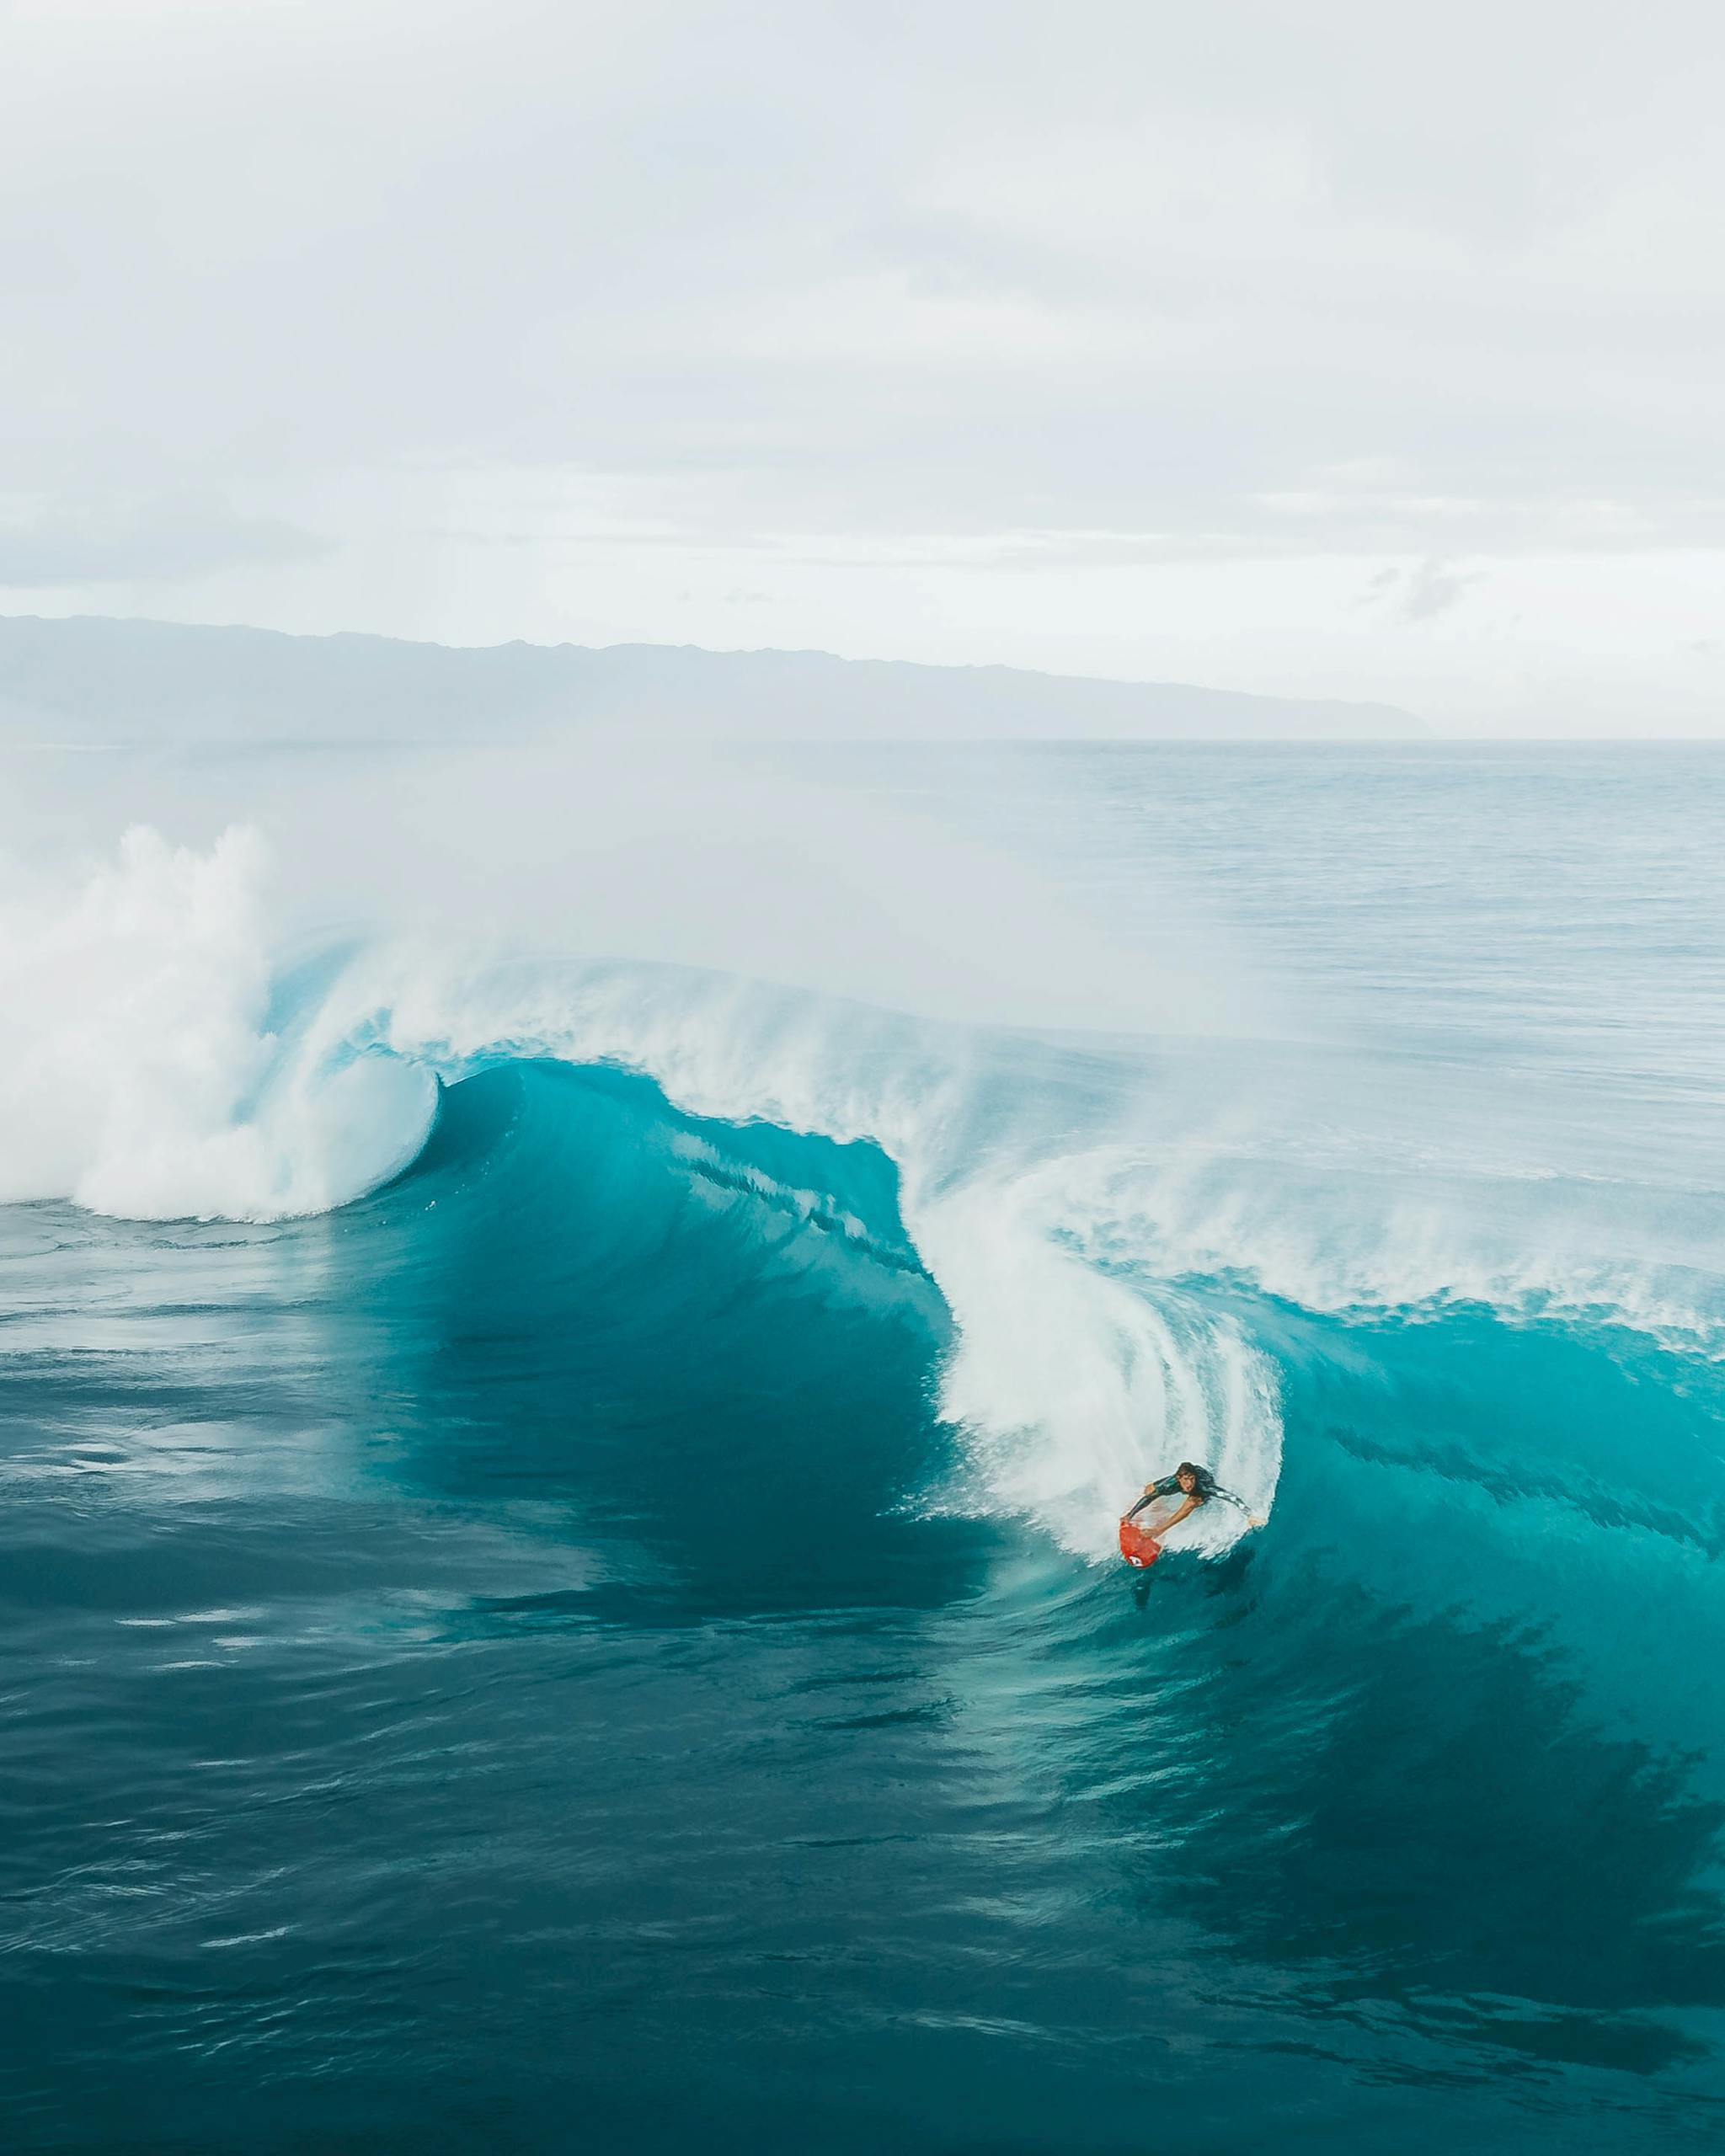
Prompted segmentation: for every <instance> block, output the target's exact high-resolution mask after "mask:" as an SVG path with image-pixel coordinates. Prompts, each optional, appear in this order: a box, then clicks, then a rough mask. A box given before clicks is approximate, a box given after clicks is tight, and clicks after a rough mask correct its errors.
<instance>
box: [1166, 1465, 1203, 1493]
mask: <svg viewBox="0 0 1725 2156" xmlns="http://www.w3.org/2000/svg"><path fill="white" fill-rule="evenodd" d="M1174 1480H1175V1481H1177V1482H1178V1484H1179V1486H1180V1487H1181V1488H1182V1489H1183V1491H1184V1492H1186V1495H1187V1496H1188V1497H1208V1496H1209V1495H1210V1470H1209V1469H1208V1468H1207V1467H1199V1466H1195V1465H1194V1463H1193V1462H1192V1461H1191V1460H1182V1461H1181V1462H1180V1465H1178V1467H1177V1468H1176V1469H1175V1470H1174Z"/></svg>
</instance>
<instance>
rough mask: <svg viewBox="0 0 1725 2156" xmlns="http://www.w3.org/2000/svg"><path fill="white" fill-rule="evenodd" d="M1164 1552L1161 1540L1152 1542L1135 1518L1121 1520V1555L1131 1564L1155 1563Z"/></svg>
mask: <svg viewBox="0 0 1725 2156" xmlns="http://www.w3.org/2000/svg"><path fill="white" fill-rule="evenodd" d="M1120 1555H1121V1556H1123V1557H1124V1559H1125V1560H1126V1562H1127V1563H1128V1564H1129V1565H1138V1566H1145V1565H1153V1564H1154V1563H1155V1562H1156V1559H1157V1558H1158V1557H1160V1556H1161V1555H1162V1545H1161V1543H1160V1542H1152V1541H1151V1539H1150V1537H1149V1536H1148V1535H1147V1534H1146V1533H1145V1531H1144V1529H1142V1528H1141V1527H1140V1525H1139V1524H1138V1523H1137V1521H1136V1520H1135V1519H1123V1520H1122V1521H1121V1522H1120Z"/></svg>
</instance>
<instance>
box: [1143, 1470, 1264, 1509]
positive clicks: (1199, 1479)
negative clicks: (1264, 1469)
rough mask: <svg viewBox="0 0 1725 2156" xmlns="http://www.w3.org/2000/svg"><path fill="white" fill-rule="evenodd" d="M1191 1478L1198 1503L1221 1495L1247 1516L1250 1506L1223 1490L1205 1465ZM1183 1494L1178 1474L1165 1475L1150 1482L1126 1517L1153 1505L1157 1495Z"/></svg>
mask: <svg viewBox="0 0 1725 2156" xmlns="http://www.w3.org/2000/svg"><path fill="white" fill-rule="evenodd" d="M1192 1479H1193V1481H1194V1482H1195V1483H1196V1484H1197V1488H1196V1489H1194V1492H1192V1494H1193V1496H1194V1497H1196V1498H1197V1500H1198V1502H1199V1504H1201V1505H1207V1504H1208V1503H1209V1502H1210V1499H1211V1498H1212V1497H1222V1498H1225V1499H1226V1501H1227V1502H1228V1503H1229V1504H1231V1505H1238V1506H1239V1508H1240V1509H1241V1511H1242V1513H1247V1514H1248V1516H1249V1514H1250V1512H1251V1508H1250V1507H1249V1506H1248V1505H1247V1502H1246V1500H1245V1498H1244V1497H1236V1496H1235V1495H1234V1492H1232V1491H1231V1490H1225V1489H1224V1488H1223V1487H1222V1486H1221V1484H1220V1482H1218V1481H1217V1480H1216V1478H1215V1476H1214V1475H1212V1474H1211V1473H1210V1470H1209V1469H1208V1468H1207V1467H1201V1468H1199V1470H1198V1472H1197V1474H1196V1475H1194V1476H1193V1478H1192ZM1185 1494H1186V1493H1185V1492H1184V1491H1183V1490H1182V1488H1181V1487H1180V1478H1179V1476H1178V1475H1165V1476H1163V1477H1162V1481H1160V1482H1152V1483H1151V1486H1150V1487H1149V1488H1148V1489H1147V1490H1146V1492H1145V1493H1144V1495H1143V1496H1142V1497H1140V1499H1139V1500H1138V1502H1137V1503H1136V1504H1135V1505H1134V1506H1133V1508H1132V1509H1131V1511H1130V1512H1129V1513H1127V1515H1126V1517H1127V1518H1128V1519H1132V1518H1135V1517H1136V1515H1137V1514H1138V1513H1141V1512H1142V1511H1143V1510H1144V1508H1145V1507H1146V1505H1153V1504H1154V1503H1155V1502H1156V1499H1157V1498H1158V1497H1184V1495H1185Z"/></svg>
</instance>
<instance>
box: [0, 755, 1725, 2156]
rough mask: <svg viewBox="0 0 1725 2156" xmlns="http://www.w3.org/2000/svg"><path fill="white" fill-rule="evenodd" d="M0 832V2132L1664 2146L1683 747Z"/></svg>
mask: <svg viewBox="0 0 1725 2156" xmlns="http://www.w3.org/2000/svg"><path fill="white" fill-rule="evenodd" d="M0 777H3V780H4V783H5V787H6V793H5V801H6V805H5V807H4V808H3V809H0V1051H3V1070H4V1075H3V1076H0V1200H3V1201H4V1202H3V1203H0V2121H3V2131H0V2142H3V2145H4V2146H5V2148H7V2149H8V2150H17V2151H20V2152H21V2151H26V2150H29V2151H34V2150H47V2149H53V2150H67V2151H72V2150H77V2151H98V2150H139V2151H143V2150H149V2151H161V2152H168V2151H173V2152H185V2156H194V2152H195V2156H215V2152H220V2151H230V2150H242V2149H243V2150H246V2151H248V2152H249V2151H258V2152H268V2153H269V2156H275V2153H276V2152H280V2156H288V2153H289V2152H300V2151H307V2150H332V2151H334V2150H340V2151H351V2152H362V2151H363V2152H370V2151H374V2150H375V2151H393V2150H402V2151H407V2150H412V2151H414V2152H421V2151H443V2150H447V2151H456V2150H462V2151H467V2150H474V2149H483V2150H486V2151H502V2152H508V2151H522V2152H537V2151H541V2150H559V2151H561V2150H584V2149H593V2150H610V2149H628V2150H631V2151H635V2150H639V2151H646V2152H652V2151H656V2150H660V2149H667V2150H668V2149H671V2148H679V2149H681V2148H686V2147H687V2146H688V2145H690V2144H691V2143H693V2144H694V2145H695V2146H696V2147H697V2148H702V2149H705V2150H710V2151H714V2152H718V2151H724V2152H729V2151H732V2150H736V2151H745V2150H746V2151H751V2152H752V2151H757V2150H761V2149H779V2148H783V2149H797V2150H802V2149H809V2150H820V2151H829V2150H830V2151H835V2152H850V2151H858V2152H861V2151H865V2150H866V2151H870V2152H873V2151H877V2150H879V2149H882V2148H891V2149H894V2150H896V2151H899V2152H902V2156H923V2152H931V2153H932V2152H937V2151H938V2152H953V2153H954V2156H958V2152H967V2153H976V2156H980V2152H985V2151H990V2152H991V2151H1001V2152H1003V2153H1007V2156H1033V2152H1043V2151H1049V2152H1052V2151H1061V2152H1067V2151H1071V2152H1088V2151H1096V2152H1126V2151H1142V2150H1150V2149H1159V2150H1168V2151H1178V2152H1182V2153H1183V2152H1188V2151H1190V2152H1194V2153H1195V2152H1205V2156H1224V2152H1229V2153H1231V2152H1235V2151H1242V2152H1248V2151H1249V2152H1256V2151H1258V2150H1262V2149H1271V2148H1274V2149H1311V2150H1313V2151H1322V2152H1324V2153H1325V2156H1355V2152H1357V2153H1358V2156H1381V2152H1384V2151H1386V2150H1397V2151H1424V2150H1432V2151H1438V2150H1443V2151H1446V2152H1447V2151H1450V2150H1454V2149H1455V2148H1465V2149H1467V2150H1469V2151H1471V2152H1472V2153H1473V2156H1496V2152H1500V2151H1501V2152H1506V2156H1507V2153H1508V2152H1515V2153H1516V2156H1522V2153H1523V2152H1525V2153H1526V2156H1534V2152H1540V2153H1541V2156H1543V2152H1546V2151H1551V2152H1557V2151H1558V2150H1563V2151H1566V2152H1601V2156H1604V2153H1605V2152H1612V2156H1616V2152H1635V2151H1640V2150H1648V2151H1653V2150H1659V2151H1668V2150H1669V2151H1681V2150H1685V2149H1689V2148H1694V2149H1696V2150H1699V2149H1701V2148H1717V2147H1718V2146H1719V2145H1720V2142H1721V2138H1722V2137H1725V1749H1722V1739H1725V1562H1722V1554H1725V1098H1722V1086H1725V847H1722V846H1721V845H1720V843H1719V841H1720V834H1721V833H1722V832H1725V750H1719V749H1717V748H1688V747H1674V746H1673V747H1658V746H1648V747H1633V748H1632V747H1616V746H1614V747H1599V748H1584V747H1577V746H1553V747H1540V748H1520V747H1497V748H1477V747H1470V746H1461V745H1432V746H1418V747H1407V746H1396V747H1384V748H1352V747H1348V748H1338V747H1317V746H1312V747H1300V748H1295V747H1288V748H1274V747H1269V748H1265V747H1256V746H1232V747H1229V748H1227V749H1208V748H1204V747H1199V746H1190V745H1167V746H1156V747H1119V746H1094V747H1061V748H1048V749H1040V748H1035V747H1030V748H1015V749H1011V750H1002V749H996V748H985V747H980V746H979V747H974V748H965V747H960V748H946V749H940V750H932V749H921V750H919V749H915V748H910V747H906V748H901V749H888V748H880V747H871V748H868V749H866V750H865V749H861V748H857V749H854V750H830V751H819V752H818V751H812V750H810V751H800V750H799V751H796V752H791V751H776V750H765V749H759V750H747V751H741V750H739V751H734V752H732V753H730V754H729V755H723V754H720V753H718V752H716V751H715V752H713V756H712V757H711V759H710V760H708V759H703V758H695V757H692V758H691V759H689V760H687V761H686V765H685V764H684V763H682V762H681V761H680V760H679V757H678V754H677V752H676V751H665V752H660V755H659V757H658V758H657V759H656V760H655V758H654V757H653V756H651V755H649V756H645V757H640V758H637V759H635V760H633V762H631V763H630V764H628V766H627V768H624V767H622V766H619V767H617V768H611V767H610V766H606V764H605V762H604V760H602V759H601V760H598V761H595V760H593V759H592V758H591V757H587V756H581V757H575V758H574V759H573V760H571V759H569V758H568V757H566V756H565V755H563V752H561V751H558V752H554V753H553V752H552V751H549V750H547V751H546V752H544V753H543V754H537V753H532V754H529V753H525V752H524V753H522V754H521V755H496V756H489V757H468V758H462V757H458V756H457V757H453V758H451V757H450V756H447V755H441V754H439V753H435V752H431V751H426V752H423V753H420V752H413V751H383V750H363V749H361V750H351V751H344V752H337V751H334V750H281V751H270V752H266V751H263V750H259V751H255V752H247V753H242V752H222V753H220V754H216V753H211V752H200V751H197V750H170V749H163V750H152V751H143V750H132V751H128V752H125V753H120V752H108V751H102V750H88V751H85V752H82V753H73V752H71V751H67V750H53V749H33V748H30V747H29V745H28V744H26V745H24V746H23V747H19V748H15V749H13V750H8V752H7V753H6V755H5V756H4V759H3V771H0ZM1183 1458H1191V1459H1196V1460H1203V1461H1206V1462H1208V1463H1209V1464H1210V1465H1212V1466H1213V1468H1214V1469H1215V1472H1216V1473H1217V1475H1218V1476H1219V1477H1220V1480H1221V1481H1223V1482H1224V1483H1225V1484H1226V1485H1227V1486H1229V1487H1231V1489H1233V1490H1235V1491H1236V1492H1239V1493H1241V1495H1242V1497H1243V1498H1244V1499H1245V1500H1246V1501H1247V1504H1248V1505H1249V1506H1250V1507H1251V1508H1252V1509H1253V1511H1255V1512H1256V1513H1259V1514H1261V1515H1263V1516H1265V1517H1266V1524H1264V1525H1263V1527H1262V1528H1261V1529H1258V1530H1256V1531H1247V1530H1246V1529H1245V1525H1244V1522H1243V1520H1242V1518H1241V1517H1240V1516H1239V1515H1238V1514H1237V1513H1232V1512H1231V1510H1230V1509H1229V1508H1225V1507H1220V1506H1219V1507H1216V1508H1211V1510H1210V1511H1209V1512H1206V1513H1204V1514H1203V1515H1200V1516H1199V1519H1198V1520H1197V1521H1195V1522H1194V1523H1193V1524H1192V1525H1191V1527H1189V1528H1188V1529H1184V1530H1182V1531H1180V1532H1178V1533H1177V1534H1176V1535H1175V1536H1174V1537H1173V1538H1172V1539H1171V1544H1170V1548H1169V1550H1168V1553H1167V1556H1165V1557H1164V1559H1163V1560H1162V1562H1161V1563H1160V1564H1159V1565H1158V1566H1156V1568H1155V1570H1154V1572H1151V1573H1150V1574H1148V1575H1146V1576H1143V1577H1138V1576H1135V1575H1132V1574H1130V1573H1129V1572H1128V1571H1127V1570H1126V1568H1125V1567H1124V1566H1122V1565H1121V1564H1120V1563H1119V1561H1118V1558H1117V1556H1114V1555H1112V1554H1111V1553H1112V1552H1113V1549H1114V1522H1115V1518H1116V1517H1117V1515H1118V1513H1119V1512H1120V1511H1121V1509H1122V1508H1124V1506H1125V1504H1127V1503H1128V1502H1130V1499H1131V1498H1132V1497H1133V1496H1134V1495H1135V1493H1136V1492H1137V1491H1138V1489H1139V1488H1140V1487H1141V1486H1142V1484H1143V1483H1144V1481H1146V1479H1148V1478H1149V1477H1150V1476H1152V1475H1156V1474H1159V1473H1162V1472H1166V1471H1167V1470H1169V1469H1170V1468H1172V1465H1174V1464H1175V1463H1176V1462H1177V1461H1178V1460H1181V1459H1183ZM1224 1514H1226V1517H1221V1516H1220V1515H1224Z"/></svg>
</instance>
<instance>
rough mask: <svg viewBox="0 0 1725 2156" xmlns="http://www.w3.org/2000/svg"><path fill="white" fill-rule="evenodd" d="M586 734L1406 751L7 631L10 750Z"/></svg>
mask: <svg viewBox="0 0 1725 2156" xmlns="http://www.w3.org/2000/svg"><path fill="white" fill-rule="evenodd" d="M570 725H575V726H580V727H583V728H591V729H595V730H600V731H612V732H614V731H628V732H644V733H649V734H654V735H655V736H656V735H660V734H664V735H667V736H676V735H693V736H698V737H705V738H710V739H766V740H798V741H819V740H834V741H838V740H863V739H879V740H931V741H934V740H938V741H958V740H1049V739H1053V740H1060V739H1065V740H1120V741H1135V740H1218V741H1220V740H1229V741H1245V740H1255V741H1273V740H1284V741H1293V740H1406V739H1418V738H1420V737H1423V736H1425V735H1427V734H1429V730H1430V729H1429V728H1428V727H1427V726H1426V725H1425V724H1424V723H1423V721H1421V720H1419V719H1418V718H1414V717H1413V715H1412V713H1410V712H1405V711H1401V710H1398V709H1397V707H1395V706H1394V705H1391V704H1375V703H1344V702H1328V701H1321V700H1314V699H1308V698H1298V697H1281V696H1248V695H1246V694H1244V693H1242V692H1241V691H1236V690H1231V689H1199V688H1193V687H1188V686H1183V685H1181V684H1178V683H1174V682H1166V681H1103V680H1089V679H1087V678H1084V677H1082V676H1078V675H1056V674H1035V673H1029V672H1026V671H1023V670H1019V669H1017V668H1015V667H1009V666H923V665H917V664H911V663H910V662H908V661H905V660H898V659H836V658H834V657H833V656H832V655H831V654H829V653H826V652H818V651H736V652H733V651H707V650H703V649H702V648H700V647H699V646H697V645H693V644H610V645H604V646H597V647H594V646H587V645H582V644H530V643H505V644H492V645H487V646H483V647H478V648H473V647H462V646H453V645H446V644H435V643H400V642H398V641H396V640H394V639H393V638H387V637H374V636H363V635H357V634H353V633H343V634H340V635H336V636H328V637H299V636H287V635H284V634H282V633H281V632H280V631H277V630H274V629H253V628H203V627H183V626H181V625H179V624H177V623H174V622H146V621H119V620H111V619H108V618H106V617H103V616H75V617H73V618H72V619H70V620H60V621H51V620H45V619H41V618H40V617H37V616H16V615H14V616H0V729H3V731H4V732H5V733H6V734H8V735H9V736H10V737H11V738H12V739H14V740H19V739H30V740H37V741H66V742H77V743H84V744H98V743H109V742H124V741H165V740H177V741H209V742H216V741H219V742H226V743H238V742H243V741H257V742H266V741H276V742H280V741H329V742H339V741H354V742H360V741H387V740H399V741H421V742H457V741H459V742H467V743H473V742H480V743H483V742H485V741H488V740H499V741H501V740H511V739H521V738H523V737H531V736H532V735H535V734H543V733H547V732H550V731H553V730H557V729H560V728H563V727H567V726H570Z"/></svg>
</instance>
